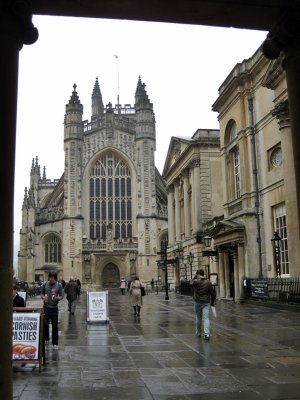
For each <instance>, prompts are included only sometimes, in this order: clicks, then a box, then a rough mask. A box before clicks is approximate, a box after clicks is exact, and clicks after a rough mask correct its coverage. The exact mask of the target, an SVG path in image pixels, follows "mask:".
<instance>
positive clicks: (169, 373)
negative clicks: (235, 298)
mask: <svg viewBox="0 0 300 400" xmlns="http://www.w3.org/2000/svg"><path fill="white" fill-rule="evenodd" d="M108 299H109V316H110V321H109V323H108V324H106V323H105V324H87V322H86V297H85V294H83V295H82V296H81V297H80V300H79V304H78V306H77V309H76V313H75V315H74V316H71V315H70V314H69V313H68V312H67V301H66V300H65V299H64V300H63V301H62V302H61V304H60V314H59V350H58V351H54V350H53V349H52V346H49V347H47V348H46V365H45V366H43V367H42V371H41V372H40V373H39V372H38V368H36V367H34V368H33V366H32V365H31V366H30V365H26V366H25V367H20V366H18V367H14V368H13V380H14V400H29V399H30V400H57V399H60V398H61V399H64V400H69V399H70V400H85V399H88V400H100V399H101V400H102V399H104V400H105V399H107V400H119V399H125V400H127V399H130V400H148V399H149V400H150V399H151V400H164V399H165V400H179V399H180V400H196V399H197V400H202V399H203V400H204V399H205V400H262V399H263V400H296V399H298V400H300V338H299V328H300V313H297V312H292V311H288V310H280V309H271V308H267V307H262V306H256V305H253V304H234V303H232V302H228V301H226V302H225V301H218V302H217V304H216V307H217V315H218V317H217V318H216V319H212V320H211V340H210V341H209V342H206V341H204V340H203V338H196V337H195V334H194V331H195V327H194V309H193V302H192V299H191V298H190V297H185V296H181V295H179V294H176V295H175V294H174V293H172V292H171V293H170V300H169V301H166V300H164V293H159V294H158V295H157V294H156V293H151V294H148V295H147V296H145V297H144V305H143V307H142V312H141V316H140V318H135V317H134V316H133V313H132V307H131V305H130V297H129V296H128V295H126V296H121V295H120V293H119V291H112V292H109V297H108ZM29 302H31V303H32V305H33V306H37V305H40V303H41V302H40V300H39V299H34V298H33V299H30V300H29ZM35 302H36V304H35ZM28 306H30V305H28ZM1 400H2V399H1Z"/></svg>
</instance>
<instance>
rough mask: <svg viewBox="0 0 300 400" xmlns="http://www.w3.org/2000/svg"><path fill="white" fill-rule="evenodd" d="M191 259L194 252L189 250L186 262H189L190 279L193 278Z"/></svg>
mask: <svg viewBox="0 0 300 400" xmlns="http://www.w3.org/2000/svg"><path fill="white" fill-rule="evenodd" d="M193 260H194V254H193V253H192V252H191V251H190V252H189V255H188V262H189V264H190V272H191V279H193Z"/></svg>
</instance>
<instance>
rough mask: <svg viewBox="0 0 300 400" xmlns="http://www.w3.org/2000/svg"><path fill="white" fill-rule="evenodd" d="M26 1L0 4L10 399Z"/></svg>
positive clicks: (4, 356)
mask: <svg viewBox="0 0 300 400" xmlns="http://www.w3.org/2000/svg"><path fill="white" fill-rule="evenodd" d="M31 18H32V15H31V10H30V3H29V1H26V0H22V1H21V0H19V1H18V0H15V1H13V0H11V1H5V2H1V4H0V52H1V54H0V87H1V96H0V110H1V141H2V144H1V146H0V163H1V173H0V190H1V195H0V196H1V207H0V221H1V230H0V282H1V286H2V289H1V290H0V304H1V310H2V312H1V335H0V354H1V362H0V398H1V399H6V400H10V399H12V397H13V394H12V368H11V357H12V353H11V346H12V273H13V231H14V228H13V204H14V171H15V143H16V114H17V89H18V65H19V51H20V50H21V48H22V46H23V44H32V43H34V42H35V41H36V40H37V38H38V32H37V30H36V29H35V28H34V27H33V25H32V22H31Z"/></svg>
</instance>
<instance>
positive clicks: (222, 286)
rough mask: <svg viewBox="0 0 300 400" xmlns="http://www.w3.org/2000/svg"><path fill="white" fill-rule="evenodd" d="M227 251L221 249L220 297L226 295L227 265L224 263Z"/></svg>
mask: <svg viewBox="0 0 300 400" xmlns="http://www.w3.org/2000/svg"><path fill="white" fill-rule="evenodd" d="M224 256H225V253H223V252H221V251H220V250H219V286H220V297H221V298H222V297H225V287H226V286H225V269H224V268H225V265H224Z"/></svg>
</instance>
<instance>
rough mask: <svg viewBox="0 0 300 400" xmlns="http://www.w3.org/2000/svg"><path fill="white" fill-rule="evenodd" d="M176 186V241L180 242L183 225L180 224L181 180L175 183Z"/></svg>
mask: <svg viewBox="0 0 300 400" xmlns="http://www.w3.org/2000/svg"><path fill="white" fill-rule="evenodd" d="M174 186H175V241H176V242H180V240H181V237H180V234H181V224H180V195H179V180H178V179H177V180H176V181H175V183H174Z"/></svg>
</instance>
